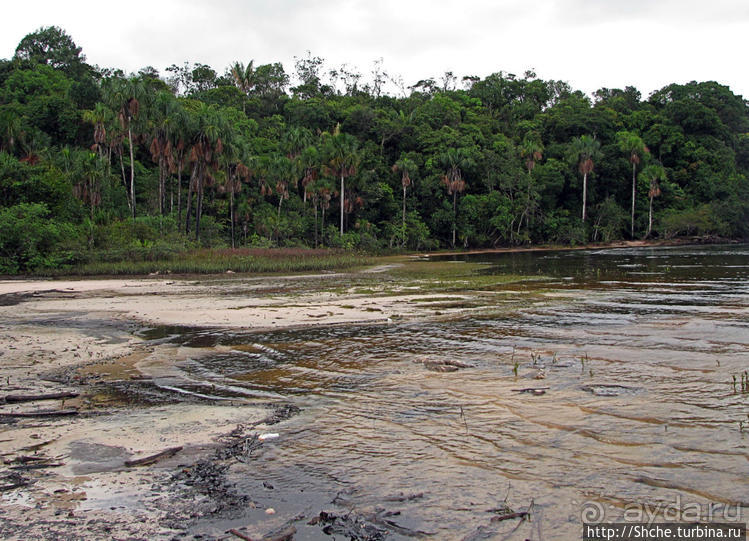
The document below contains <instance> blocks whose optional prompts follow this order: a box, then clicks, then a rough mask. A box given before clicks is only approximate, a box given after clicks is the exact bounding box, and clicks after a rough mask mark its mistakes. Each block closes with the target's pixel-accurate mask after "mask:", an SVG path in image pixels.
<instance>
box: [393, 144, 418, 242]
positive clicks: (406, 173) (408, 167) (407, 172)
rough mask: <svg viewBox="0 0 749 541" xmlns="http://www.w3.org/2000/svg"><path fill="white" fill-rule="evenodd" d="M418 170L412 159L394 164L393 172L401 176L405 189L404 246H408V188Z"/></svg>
mask: <svg viewBox="0 0 749 541" xmlns="http://www.w3.org/2000/svg"><path fill="white" fill-rule="evenodd" d="M416 170H417V166H416V164H415V163H414V162H413V160H411V159H410V158H401V159H400V160H398V161H397V162H395V163H394V164H393V172H394V173H400V174H401V186H402V187H403V217H402V223H401V228H402V233H401V234H402V235H403V239H402V242H403V244H402V245H403V246H405V245H406V188H408V187H409V186H410V185H411V182H412V181H411V175H412V174H414V173H415V172H416Z"/></svg>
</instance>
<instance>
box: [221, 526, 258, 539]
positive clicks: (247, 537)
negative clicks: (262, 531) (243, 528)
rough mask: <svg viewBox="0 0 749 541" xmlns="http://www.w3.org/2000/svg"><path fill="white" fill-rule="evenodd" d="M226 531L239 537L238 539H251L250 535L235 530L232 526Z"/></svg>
mask: <svg viewBox="0 0 749 541" xmlns="http://www.w3.org/2000/svg"><path fill="white" fill-rule="evenodd" d="M226 533H230V534H232V535H233V536H235V537H239V538H240V539H244V540H245V541H253V540H252V537H250V536H249V535H245V534H243V533H242V532H240V531H238V530H235V529H234V528H232V529H231V530H228V531H227V532H226Z"/></svg>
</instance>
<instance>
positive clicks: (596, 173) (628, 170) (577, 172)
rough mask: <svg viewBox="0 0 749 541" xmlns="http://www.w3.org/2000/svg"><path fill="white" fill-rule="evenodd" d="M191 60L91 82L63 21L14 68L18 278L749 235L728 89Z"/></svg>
mask: <svg viewBox="0 0 749 541" xmlns="http://www.w3.org/2000/svg"><path fill="white" fill-rule="evenodd" d="M175 62H182V63H175V64H172V65H171V66H170V67H168V68H166V70H164V71H163V72H159V71H158V70H156V69H155V68H153V67H150V66H146V67H144V68H142V69H141V70H140V71H138V72H137V73H125V72H124V71H122V70H119V69H117V68H114V69H112V68H101V67H98V66H92V65H90V64H88V63H87V62H86V57H85V55H84V54H83V52H82V50H81V48H80V47H78V46H77V45H76V43H75V42H74V40H73V38H72V37H71V36H69V35H68V34H67V33H66V32H65V31H64V30H63V29H61V28H58V27H54V26H53V27H45V28H40V29H38V30H36V31H34V32H32V33H30V34H28V35H27V36H26V37H25V38H24V39H23V40H22V41H21V42H20V43H19V44H18V47H17V49H16V50H15V54H14V55H13V56H12V58H9V59H6V60H0V273H2V274H26V273H39V274H45V273H52V274H54V273H65V272H67V273H71V272H72V273H74V272H78V271H80V272H90V273H94V272H110V273H114V272H118V271H119V270H122V271H123V272H139V271H141V272H142V271H151V270H158V269H159V268H160V267H159V266H158V265H159V264H161V265H163V262H167V263H168V264H171V266H172V268H173V269H179V268H183V269H184V270H190V271H191V270H195V271H199V270H200V261H201V260H202V261H207V262H216V261H221V259H222V258H224V257H229V255H227V254H232V253H234V254H240V255H241V254H242V253H247V254H249V253H266V254H270V253H272V252H273V249H275V248H279V247H280V248H284V249H286V250H291V251H292V253H295V254H307V255H308V256H309V257H295V258H294V261H296V262H298V263H300V264H301V262H302V261H308V262H310V261H311V262H314V261H315V258H322V259H320V260H321V261H322V260H326V259H325V258H328V259H330V258H331V257H337V258H340V259H341V263H342V264H343V262H344V259H346V258H347V257H349V256H348V255H346V254H350V257H353V255H354V254H362V253H365V254H374V253H386V252H398V251H414V250H417V251H434V250H440V249H451V250H455V249H468V248H470V249H482V248H499V247H518V246H537V245H557V246H579V245H585V244H589V243H610V242H613V241H618V240H635V239H636V240H642V239H676V238H681V237H690V238H694V237H702V238H718V239H736V238H746V237H747V236H749V179H748V177H749V108H748V107H747V102H746V101H745V100H744V99H743V97H741V96H738V95H736V94H734V93H733V92H732V91H731V89H730V88H728V87H727V86H725V85H723V84H721V83H719V82H714V81H705V82H694V81H693V82H689V83H686V84H680V83H679V84H677V83H674V84H670V85H668V86H666V87H664V88H661V89H660V90H657V91H655V92H652V93H651V94H650V95H648V96H643V95H642V94H641V93H640V92H639V91H638V90H637V89H636V88H634V87H630V86H628V87H626V88H624V89H618V88H601V89H599V90H597V91H596V92H594V93H593V95H587V94H585V93H583V92H581V91H579V90H575V89H574V88H572V87H571V86H570V85H569V84H568V83H566V82H564V81H559V80H543V79H541V78H539V77H537V75H536V74H535V73H534V72H533V71H532V70H529V71H527V72H525V73H523V74H522V75H516V74H512V73H507V72H504V71H500V70H499V68H501V66H498V71H496V72H495V73H492V74H491V75H489V76H486V77H483V78H482V77H476V76H471V75H462V74H461V75H458V74H454V73H452V72H446V73H443V74H435V76H434V77H433V78H429V79H425V80H419V81H410V80H408V79H407V76H406V77H405V78H404V76H401V75H395V74H391V73H388V72H387V70H386V69H385V67H384V64H383V62H382V61H375V62H374V63H373V64H372V66H369V67H364V68H361V69H362V70H363V71H360V68H356V67H351V66H347V65H344V66H332V65H329V64H328V63H327V62H326V61H325V59H323V58H320V57H317V56H314V55H313V54H312V53H307V54H306V55H305V56H302V57H298V58H296V62H295V65H294V66H293V67H291V66H284V65H282V64H281V63H271V64H256V63H255V62H254V61H253V60H252V59H249V58H246V59H239V60H237V61H236V62H234V63H232V64H231V65H229V66H208V65H205V64H201V63H191V62H184V61H183V60H181V59H175ZM252 250H254V252H253V251H252ZM243 251H244V252H243ZM180 261H182V262H183V263H184V262H185V261H193V267H190V266H187V265H186V264H185V266H183V267H179V262H180ZM159 262H162V263H159ZM310 264H313V263H310ZM243 269H244V270H249V267H248V268H244V267H241V266H240V267H239V268H238V270H243ZM260 270H262V269H260Z"/></svg>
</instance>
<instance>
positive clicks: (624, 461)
mask: <svg viewBox="0 0 749 541" xmlns="http://www.w3.org/2000/svg"><path fill="white" fill-rule="evenodd" d="M464 259H467V260H470V261H478V262H482V263H485V265H484V268H485V271H484V272H490V273H508V272H509V273H515V274H531V275H537V276H540V278H539V279H537V280H532V281H527V282H522V283H520V284H513V285H511V286H508V287H507V288H505V289H504V290H502V291H498V292H496V294H494V295H493V296H491V297H487V299H491V300H487V301H486V302H487V303H488V304H490V305H488V306H485V307H484V309H483V310H479V311H476V312H467V313H466V314H465V315H464V316H463V317H458V318H456V319H453V320H450V321H438V322H420V323H414V322H402V323H393V324H390V325H375V326H343V327H333V328H330V327H326V328H319V329H307V330H301V331H299V330H295V331H286V332H273V333H265V334H249V333H248V334H242V333H236V332H234V333H216V332H215V331H211V332H209V333H200V332H198V333H195V334H192V335H182V336H180V337H177V338H175V339H174V340H176V341H179V342H180V343H181V344H183V345H185V346H187V347H192V346H195V347H197V346H200V347H201V350H200V351H201V352H202V353H201V355H196V356H195V357H194V358H191V359H189V360H188V361H186V362H184V363H181V364H180V366H179V370H180V371H181V375H182V377H183V379H184V382H187V381H188V380H189V381H191V382H192V383H191V384H190V385H192V387H191V386H190V385H188V384H187V383H183V385H184V388H185V389H186V390H190V389H192V390H193V391H195V390H200V389H199V387H200V386H202V385H204V384H211V385H213V389H214V390H215V389H219V390H221V389H224V390H225V391H226V392H227V393H229V394H232V393H239V394H244V395H247V396H256V397H258V399H262V400H279V401H286V402H291V403H293V404H296V405H297V406H299V407H300V408H301V410H302V411H301V413H300V414H299V415H297V416H295V417H293V418H292V419H291V420H289V421H287V422H286V423H285V424H283V425H281V427H280V428H279V432H280V437H279V438H278V439H277V440H274V442H273V444H271V445H265V446H264V447H263V451H262V452H261V453H259V454H258V456H257V460H256V461H255V463H254V464H253V467H254V468H255V469H256V470H255V471H256V475H252V476H245V477H241V478H238V479H235V480H234V481H235V482H237V483H238V486H240V487H242V488H243V489H245V490H247V491H248V492H250V493H252V494H253V495H255V496H257V498H256V499H259V500H261V501H262V503H263V505H264V506H273V507H274V508H275V509H276V511H277V513H278V514H279V516H284V517H286V518H288V517H291V516H293V515H295V514H297V513H300V512H305V511H312V512H313V513H316V512H319V511H320V510H321V508H332V507H334V506H335V507H336V508H337V509H351V510H354V511H355V512H357V513H366V512H370V513H371V512H376V511H377V510H380V511H382V510H383V509H385V510H387V511H389V512H394V513H398V514H394V515H390V516H391V520H392V522H393V523H394V524H397V525H398V526H400V527H401V529H400V530H399V529H398V528H397V527H396V528H395V531H393V533H392V534H391V536H390V538H408V537H409V536H414V535H416V534H417V532H421V536H422V537H428V538H434V539H463V538H468V539H495V538H496V539H579V538H580V535H581V521H582V518H588V519H596V518H605V519H606V520H616V519H618V518H622V517H623V516H624V515H625V514H626V515H627V517H628V518H636V514H637V513H638V512H639V513H642V514H643V515H644V519H645V520H647V518H649V517H647V516H645V514H646V513H651V514H652V513H655V514H657V515H659V516H660V518H661V519H663V518H666V519H671V520H674V519H678V518H682V519H685V520H699V519H705V518H710V517H712V518H723V517H726V518H727V519H729V520H730V519H732V520H736V519H738V518H739V516H740V517H741V521H742V522H745V521H747V520H748V519H747V516H748V515H749V392H745V393H744V392H742V379H743V378H744V376H743V374H744V371H746V370H749V246H710V247H675V248H638V249H617V250H605V251H579V252H537V253H523V254H503V255H476V256H466V257H465V258H464ZM207 345H208V346H212V347H213V346H217V347H216V348H215V350H214V351H213V352H212V353H211V354H208V355H206V354H205V349H204V347H205V346H207ZM196 351H197V350H196ZM446 360H448V361H460V362H461V363H465V364H467V365H470V367H469V368H465V369H461V370H459V371H456V372H450V373H441V372H434V371H431V370H428V369H427V368H426V367H425V365H424V361H438V362H439V361H446ZM734 378H735V381H736V383H735V385H734ZM172 385H174V382H172ZM177 385H179V381H177ZM196 386H197V387H196ZM747 387H748V388H749V383H748V384H747ZM529 388H533V389H538V391H536V392H535V393H533V392H520V391H519V390H522V389H529ZM227 389H228V390H227ZM748 390H749V389H748ZM541 393H543V394H541ZM262 481H265V482H266V483H268V484H270V485H273V486H277V487H286V488H285V489H280V490H267V489H266V490H264V489H263V487H262V486H261V482H262ZM409 496H411V497H410V498H409ZM333 499H335V504H331V503H330V502H332V501H333ZM505 505H506V506H507V507H508V508H509V509H511V510H514V511H526V510H528V508H529V506H532V509H531V516H532V520H531V521H530V522H527V521H524V522H522V523H521V522H519V521H518V520H517V519H515V520H506V521H502V522H495V523H491V522H490V520H491V518H492V517H493V516H496V515H497V514H502V513H501V512H497V511H494V512H491V511H490V510H492V509H497V508H504V506H505ZM737 505H738V507H737ZM679 513H681V514H682V516H678V514H679ZM278 520H281V519H280V518H279V519H278ZM302 524H303V523H302ZM316 532H317V533H316ZM319 532H320V530H319V528H316V529H313V528H306V527H300V534H299V535H300V536H299V537H298V539H306V538H309V539H317V538H325V537H324V536H321V534H320V533H319ZM328 539H329V538H328Z"/></svg>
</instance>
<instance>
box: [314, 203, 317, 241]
mask: <svg viewBox="0 0 749 541" xmlns="http://www.w3.org/2000/svg"><path fill="white" fill-rule="evenodd" d="M314 207H315V248H317V203H315V204H314Z"/></svg>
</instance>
